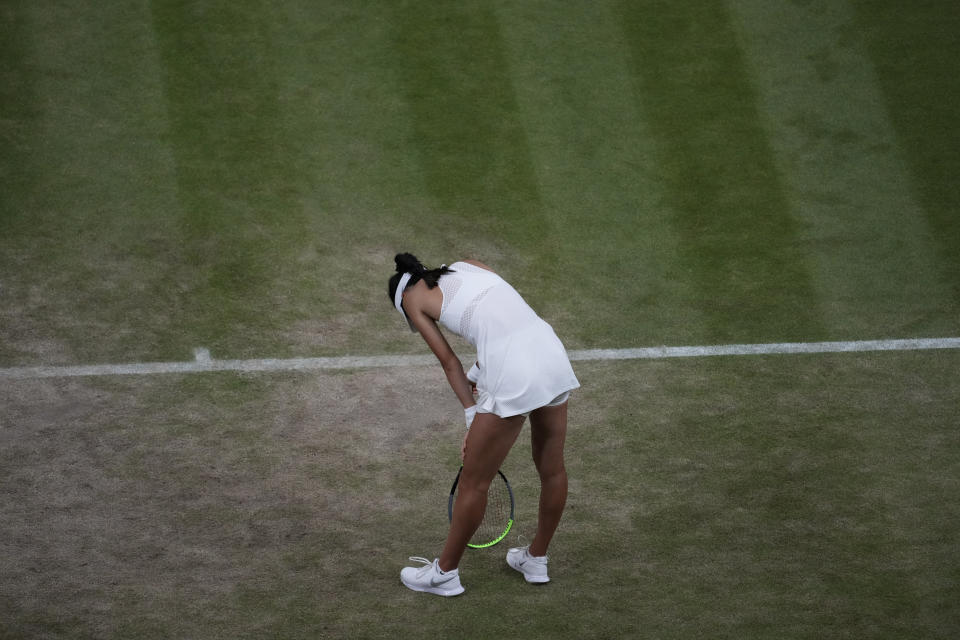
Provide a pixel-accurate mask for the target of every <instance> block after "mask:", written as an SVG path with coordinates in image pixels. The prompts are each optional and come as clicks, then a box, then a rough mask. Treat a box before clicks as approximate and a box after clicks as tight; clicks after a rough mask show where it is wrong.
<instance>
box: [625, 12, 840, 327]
mask: <svg viewBox="0 0 960 640" xmlns="http://www.w3.org/2000/svg"><path fill="white" fill-rule="evenodd" d="M619 14H620V16H621V17H622V24H623V28H624V32H625V34H626V38H627V41H628V44H629V47H630V51H631V56H630V60H631V65H632V70H633V73H634V75H635V85H634V86H635V88H636V89H635V90H636V96H637V100H638V104H639V107H640V109H641V111H642V113H643V114H644V115H645V118H646V120H647V122H648V123H649V130H650V132H651V134H652V135H653V136H654V140H655V144H656V160H657V162H658V165H659V167H658V168H659V178H660V180H661V183H662V185H663V190H664V193H665V196H666V206H667V207H669V209H670V215H671V223H672V224H673V225H674V228H675V230H676V233H677V234H678V236H679V238H680V253H679V256H678V261H679V267H680V269H681V270H682V272H683V273H684V276H685V277H686V278H688V279H689V280H690V281H691V282H693V283H694V287H693V294H694V295H695V296H696V299H695V300H693V301H691V304H696V305H697V306H698V307H699V311H700V314H701V315H702V316H703V318H704V323H705V324H704V326H703V328H702V331H703V334H704V335H703V337H702V341H706V342H720V341H736V340H737V339H738V338H743V337H744V336H757V337H762V338H770V339H784V338H786V339H789V338H799V337H800V336H823V335H825V331H824V327H823V324H822V321H821V317H820V310H819V308H818V307H819V304H818V303H819V301H818V298H817V296H816V292H815V291H814V289H813V286H812V284H811V276H810V273H809V264H808V259H807V254H806V251H805V248H804V247H802V246H801V245H800V244H799V243H798V239H799V237H800V236H799V230H798V229H797V227H796V224H795V223H794V220H793V219H792V218H791V217H790V215H789V207H788V203H787V201H786V199H785V196H784V193H783V185H782V183H781V177H780V175H779V174H778V172H777V171H776V169H775V164H774V162H773V154H772V151H771V149H770V142H769V140H768V139H767V135H766V132H765V131H764V130H763V129H762V127H761V126H760V125H759V123H758V120H759V114H758V107H757V103H756V95H755V91H754V88H753V85H752V82H751V77H750V73H749V71H748V69H747V67H746V65H745V61H744V59H743V54H742V52H741V51H740V49H739V48H738V46H737V42H736V38H735V34H734V31H733V28H732V26H731V24H730V19H729V16H728V15H727V12H726V9H725V7H724V5H723V3H722V2H719V1H713V2H702V3H699V5H698V7H697V9H695V10H692V9H691V8H690V7H689V6H688V5H686V4H682V3H668V2H654V3H630V2H623V3H620V5H619Z"/></svg>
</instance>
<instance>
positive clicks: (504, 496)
mask: <svg viewBox="0 0 960 640" xmlns="http://www.w3.org/2000/svg"><path fill="white" fill-rule="evenodd" d="M509 520H510V494H509V491H508V490H507V485H506V483H504V481H503V480H502V479H501V478H500V477H499V476H498V477H497V478H496V479H495V480H494V481H493V483H491V485H490V489H489V490H488V491H487V509H486V511H485V512H484V514H483V520H482V521H481V522H480V526H479V527H477V530H476V532H474V534H473V537H472V538H471V539H470V544H485V543H488V542H492V541H493V540H496V539H497V538H498V537H500V535H501V534H502V533H503V531H504V529H505V528H506V527H507V523H508V521H509Z"/></svg>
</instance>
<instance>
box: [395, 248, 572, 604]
mask: <svg viewBox="0 0 960 640" xmlns="http://www.w3.org/2000/svg"><path fill="white" fill-rule="evenodd" d="M394 260H395V262H396V265H397V273H395V274H394V275H393V276H392V277H391V278H390V281H389V283H388V287H387V293H388V295H389V296H390V299H391V301H393V304H394V306H395V307H396V308H397V311H399V312H400V313H401V314H402V315H403V316H404V318H405V319H406V320H407V322H408V323H409V325H410V329H411V330H413V331H415V332H419V333H420V335H421V336H422V337H423V339H424V341H426V343H427V346H429V347H430V349H431V351H433V353H434V354H435V355H436V356H437V359H438V360H439V361H440V364H441V365H442V366H443V371H444V373H445V374H446V377H447V380H448V382H449V383H450V387H451V388H452V389H453V392H454V394H456V396H457V399H458V400H459V401H460V404H462V405H463V410H464V417H465V419H466V425H467V433H466V435H465V436H464V440H463V445H462V447H461V454H462V456H463V470H462V472H461V474H460V488H459V491H460V493H459V497H458V499H457V501H456V503H455V505H454V509H453V517H452V520H451V523H450V531H449V533H448V534H447V540H446V543H445V545H444V547H443V551H442V552H441V554H440V557H439V558H436V559H435V560H434V561H433V562H430V561H429V560H425V559H422V558H416V560H418V561H420V562H422V563H423V564H424V566H422V567H407V568H405V569H403V571H401V572H400V580H401V581H402V582H403V584H404V585H406V586H407V587H409V588H410V589H413V590H414V591H425V592H427V593H434V594H437V595H441V596H455V595H459V594H461V593H463V586H462V585H461V583H460V575H459V571H458V566H459V564H460V559H461V557H462V556H463V552H464V550H465V549H466V547H467V543H468V542H469V540H470V537H471V536H472V535H473V533H474V531H475V530H476V529H477V527H478V526H479V525H480V522H481V521H482V520H483V514H484V511H485V509H486V502H487V489H488V488H489V486H490V483H491V482H492V481H493V479H494V476H495V475H496V473H497V470H498V469H499V468H500V465H501V464H502V463H503V461H504V459H505V458H506V457H507V453H509V451H510V448H511V447H512V446H513V443H514V442H515V441H516V439H517V436H518V435H519V434H520V429H521V427H522V426H523V422H524V420H525V417H526V415H527V414H529V415H530V432H531V442H532V448H533V462H534V464H535V465H536V468H537V472H538V473H539V475H540V506H539V512H538V516H537V533H536V535H535V536H534V538H533V540H532V541H531V542H530V545H529V546H527V547H521V548H515V549H510V550H509V551H508V552H507V564H508V565H510V566H511V567H512V568H514V569H516V570H517V571H519V572H520V573H522V574H523V576H524V578H525V579H526V581H527V582H531V583H543V582H548V581H549V580H550V578H549V577H548V574H547V547H548V546H549V545H550V541H551V539H552V538H553V535H554V532H555V531H556V529H557V525H558V524H559V523H560V516H561V515H562V513H563V508H564V505H565V504H566V500H567V472H566V469H565V468H564V464H563V446H564V440H565V438H566V432H567V398H568V397H569V395H570V391H571V390H573V389H576V388H577V387H579V386H580V383H579V382H578V381H577V378H576V376H575V375H574V373H573V368H572V367H571V366H570V361H569V360H568V358H567V354H566V351H565V350H564V348H563V345H562V344H561V342H560V340H559V339H558V338H557V336H556V334H555V333H554V332H553V329H552V328H551V327H550V325H549V324H547V323H546V322H544V321H543V320H542V319H540V317H539V316H537V314H536V313H535V312H534V311H533V309H531V308H530V307H529V306H528V305H527V303H526V302H524V300H523V298H522V297H520V294H519V293H517V291H516V290H515V289H514V288H513V287H511V286H510V285H509V284H507V282H506V281H505V280H504V279H503V278H501V277H500V276H498V275H497V274H496V273H494V272H493V270H492V269H490V267H488V266H486V265H484V264H482V263H480V262H477V261H474V260H463V261H460V262H455V263H453V264H451V265H450V266H449V267H447V266H445V265H444V266H441V267H440V268H439V269H430V270H428V269H426V268H424V266H423V265H422V264H420V261H419V260H417V258H415V257H414V256H412V255H410V254H409V253H403V254H398V255H397V256H396V257H395V258H394ZM437 323H439V324H441V325H443V326H444V327H445V328H446V329H447V330H449V331H452V332H453V333H455V334H457V335H459V336H462V337H463V338H466V339H467V340H468V341H469V342H470V343H471V344H473V345H474V346H475V347H476V348H477V362H476V364H475V365H474V366H473V367H472V368H471V369H470V371H469V372H468V373H464V371H463V366H462V365H461V363H460V359H459V358H458V357H457V355H456V354H455V353H454V352H453V349H451V347H450V345H449V344H448V343H447V340H446V339H445V338H444V336H443V334H442V333H441V332H440V329H439V327H438V326H437ZM474 384H475V385H476V392H477V395H476V398H474V393H473V385H474ZM412 559H413V558H412Z"/></svg>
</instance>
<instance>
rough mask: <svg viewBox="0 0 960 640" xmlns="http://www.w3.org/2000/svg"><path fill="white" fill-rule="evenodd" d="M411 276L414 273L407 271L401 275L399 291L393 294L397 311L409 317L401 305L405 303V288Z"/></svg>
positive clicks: (398, 285)
mask: <svg viewBox="0 0 960 640" xmlns="http://www.w3.org/2000/svg"><path fill="white" fill-rule="evenodd" d="M411 277H412V275H411V274H409V273H405V274H403V275H402V276H400V283H399V284H397V291H396V293H394V294H393V306H395V307H396V308H397V311H399V312H400V315H402V316H403V317H404V318H406V317H407V314H406V313H404V312H403V307H402V306H401V305H402V304H403V290H404V289H405V288H406V286H407V283H408V282H410V278H411ZM408 322H409V320H408Z"/></svg>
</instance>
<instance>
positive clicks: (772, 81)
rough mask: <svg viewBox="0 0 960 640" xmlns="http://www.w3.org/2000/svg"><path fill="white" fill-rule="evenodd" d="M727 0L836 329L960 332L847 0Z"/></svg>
mask: <svg viewBox="0 0 960 640" xmlns="http://www.w3.org/2000/svg"><path fill="white" fill-rule="evenodd" d="M728 5H729V8H730V11H731V13H732V15H733V16H734V17H735V24H736V27H737V32H738V35H739V36H740V40H741V42H742V43H743V51H744V55H745V56H746V59H747V61H748V67H749V68H750V70H751V74H752V77H753V82H754V86H755V88H756V91H757V92H758V94H759V99H760V104H761V105H762V110H761V113H760V115H761V116H762V117H761V119H760V123H761V124H762V126H763V127H764V129H765V131H766V132H767V135H768V137H769V140H770V141H771V144H772V146H773V150H774V157H773V158H772V160H773V162H774V164H775V165H776V166H777V167H778V168H779V170H780V173H781V174H782V175H783V181H784V184H785V187H786V193H787V194H788V200H789V211H790V215H791V216H792V217H794V218H795V219H796V220H797V221H798V222H799V223H800V224H799V237H798V239H799V241H800V242H801V243H802V246H804V247H806V251H807V253H808V255H809V256H810V258H811V261H812V263H813V264H814V265H815V267H814V274H815V276H814V279H813V283H814V286H815V290H816V296H817V297H818V298H819V299H820V300H821V301H822V303H823V304H822V306H823V312H824V314H825V319H826V322H827V324H828V326H829V327H830V329H831V333H832V334H837V333H843V334H844V335H847V336H851V337H859V336H864V335H869V334H876V333H881V334H898V333H903V332H908V333H918V332H919V333H933V334H936V333H941V332H949V331H951V330H953V329H954V328H955V327H956V318H957V315H958V314H957V313H956V312H954V313H944V311H945V310H947V309H949V308H951V307H953V308H954V309H956V305H955V302H954V299H953V298H952V292H951V288H950V287H949V286H948V284H947V283H945V282H944V281H943V279H942V278H943V273H944V272H943V270H942V269H941V266H940V264H938V261H937V259H936V256H937V253H938V252H937V249H938V246H937V243H936V242H935V241H934V240H933V237H932V235H931V230H930V228H929V226H928V224H927V217H926V216H925V214H924V212H923V210H922V209H921V207H920V205H919V203H918V202H917V200H916V199H915V196H914V193H915V187H914V183H913V179H912V176H911V175H910V172H909V170H908V167H907V165H906V164H905V163H904V160H903V151H902V149H901V148H900V143H899V138H898V135H897V132H896V131H895V130H894V128H893V126H892V124H891V122H890V120H889V117H888V114H887V105H886V101H885V99H884V96H883V94H882V93H881V92H880V87H879V85H878V82H877V76H876V73H875V71H874V69H873V66H872V64H871V62H870V59H869V58H868V56H867V55H866V51H865V49H864V47H863V41H862V39H861V38H859V37H857V36H856V35H853V34H856V33H858V32H859V30H860V29H859V25H858V23H857V21H856V17H855V15H854V14H853V12H852V11H851V9H850V6H849V4H848V3H847V2H845V1H841V2H832V1H831V2H826V1H820V2H814V3H806V4H797V3H792V2H786V1H781V0H777V1H773V2H771V1H768V0H748V1H745V2H729V3H728ZM904 46H905V47H908V48H909V47H911V46H913V45H912V44H910V43H907V44H905V45H904ZM954 214H955V212H954ZM954 217H955V215H954Z"/></svg>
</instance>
